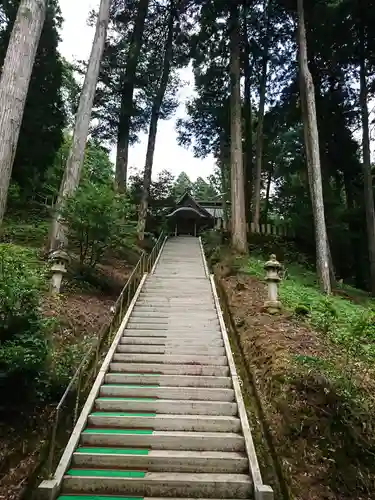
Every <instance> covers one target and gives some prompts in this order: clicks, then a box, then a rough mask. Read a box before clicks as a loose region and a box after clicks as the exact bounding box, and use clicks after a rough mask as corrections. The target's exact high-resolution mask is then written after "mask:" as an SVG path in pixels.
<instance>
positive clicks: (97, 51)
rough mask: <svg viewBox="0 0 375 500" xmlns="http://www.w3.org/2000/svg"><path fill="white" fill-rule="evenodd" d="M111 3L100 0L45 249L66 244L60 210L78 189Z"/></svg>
mask: <svg viewBox="0 0 375 500" xmlns="http://www.w3.org/2000/svg"><path fill="white" fill-rule="evenodd" d="M110 5H111V0H101V2H100V9H99V15H98V20H97V22H96V31H95V36H94V41H93V44H92V49H91V54H90V59H89V63H88V66H87V72H86V76H85V81H84V83H83V87H82V91H81V96H80V99H79V105H78V110H77V115H76V120H75V125H74V132H73V140H72V145H71V147H70V151H69V155H68V159H67V162H66V167H65V171H64V176H63V179H62V181H61V185H60V192H59V196H58V199H57V203H56V211H55V214H54V218H53V221H52V226H51V232H50V241H49V249H50V250H55V249H56V248H60V247H64V246H66V243H67V238H66V227H65V225H64V224H63V223H62V219H61V214H60V210H61V208H62V204H63V202H64V199H65V198H66V197H68V196H70V195H72V194H73V193H74V191H75V190H76V188H77V187H78V184H79V181H80V177H81V170H82V165H83V160H84V155H85V146H86V141H87V135H88V131H89V125H90V118H91V111H92V105H93V102H94V97H95V90H96V84H97V81H98V76H99V70H100V62H101V59H102V56H103V50H104V44H105V41H106V36H107V27H108V21H109V8H110Z"/></svg>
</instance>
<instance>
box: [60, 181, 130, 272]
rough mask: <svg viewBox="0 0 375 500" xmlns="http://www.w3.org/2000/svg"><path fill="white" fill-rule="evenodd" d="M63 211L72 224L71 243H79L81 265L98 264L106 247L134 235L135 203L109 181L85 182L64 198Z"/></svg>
mask: <svg viewBox="0 0 375 500" xmlns="http://www.w3.org/2000/svg"><path fill="white" fill-rule="evenodd" d="M61 214H62V217H63V219H64V221H65V222H66V224H67V226H68V228H69V229H68V237H69V241H70V245H71V246H73V248H75V247H76V246H77V244H78V246H79V259H80V264H81V265H88V266H90V267H95V266H96V264H97V263H98V262H100V260H101V259H102V258H103V256H104V254H105V253H106V252H107V251H109V250H115V249H117V248H119V247H121V246H122V245H124V244H125V242H126V239H129V238H131V237H133V236H134V230H135V223H134V222H133V221H134V214H133V212H132V206H131V205H130V203H129V201H128V199H127V198H126V197H125V196H121V195H118V194H115V193H114V191H113V188H112V187H110V186H108V185H106V184H94V183H92V182H84V183H83V184H82V185H81V186H80V187H79V188H78V189H77V190H76V191H75V193H74V195H73V196H71V197H70V198H68V199H67V200H65V202H64V204H63V207H62V211H61Z"/></svg>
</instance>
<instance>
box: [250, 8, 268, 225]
mask: <svg viewBox="0 0 375 500" xmlns="http://www.w3.org/2000/svg"><path fill="white" fill-rule="evenodd" d="M267 2H268V3H267ZM270 5H271V0H265V4H264V12H265V26H266V30H265V39H264V46H263V56H262V72H261V76H260V83H259V111H258V124H257V135H256V151H255V176H254V195H253V200H254V203H253V223H254V224H255V228H256V230H257V231H259V222H260V189H261V176H262V160H263V124H264V110H265V105H266V91H267V67H268V47H269V36H270V33H269V31H270V29H269V28H270Z"/></svg>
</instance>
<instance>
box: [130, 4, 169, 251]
mask: <svg viewBox="0 0 375 500" xmlns="http://www.w3.org/2000/svg"><path fill="white" fill-rule="evenodd" d="M176 15H177V13H176V6H175V0H170V13H169V20H168V32H167V38H166V41H165V46H164V61H163V68H162V73H161V78H160V83H159V87H158V90H157V93H156V96H155V100H154V103H153V105H152V110H151V119H150V129H149V133H148V142H147V152H146V162H145V170H144V174H143V190H142V197H141V203H140V207H139V217H138V239H139V240H140V241H142V240H143V239H144V234H145V227H146V220H147V208H148V199H149V194H150V185H151V176H152V165H153V161H154V152H155V142H156V133H157V129H158V120H159V114H160V108H161V106H162V104H163V99H164V95H165V91H166V90H167V85H168V80H169V74H170V71H171V63H172V58H173V33H174V29H173V28H174V21H175V18H176Z"/></svg>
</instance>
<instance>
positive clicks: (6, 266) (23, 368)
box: [0, 245, 48, 392]
mask: <svg viewBox="0 0 375 500" xmlns="http://www.w3.org/2000/svg"><path fill="white" fill-rule="evenodd" d="M43 278H44V275H43V269H42V268H41V266H40V265H38V263H37V259H36V255H35V253H34V252H32V251H27V250H25V249H23V248H21V247H15V246H12V245H0V370H1V371H2V372H3V373H4V374H5V375H6V377H7V380H8V381H9V385H8V387H7V389H9V391H10V392H11V391H12V384H14V383H17V384H19V390H20V391H22V390H26V388H29V389H31V390H33V389H35V388H36V386H37V385H38V383H39V377H40V374H41V373H42V372H43V371H44V369H45V367H46V363H47V356H48V343H47V336H46V333H47V323H46V321H45V320H44V318H43V316H42V314H41V312H40V309H39V306H40V299H41V289H42V285H43ZM15 381H17V382H15Z"/></svg>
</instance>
